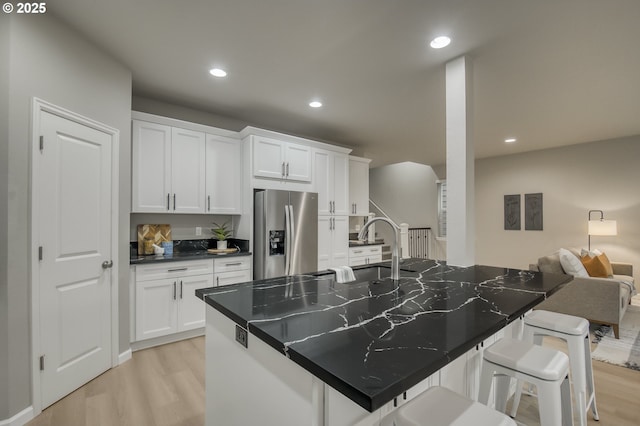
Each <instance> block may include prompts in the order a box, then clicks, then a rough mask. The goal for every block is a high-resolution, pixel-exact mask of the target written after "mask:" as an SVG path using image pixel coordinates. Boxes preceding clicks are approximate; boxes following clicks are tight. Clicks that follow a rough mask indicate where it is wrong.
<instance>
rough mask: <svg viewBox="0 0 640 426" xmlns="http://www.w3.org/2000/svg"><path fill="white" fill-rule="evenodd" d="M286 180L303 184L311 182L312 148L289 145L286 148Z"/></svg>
mask: <svg viewBox="0 0 640 426" xmlns="http://www.w3.org/2000/svg"><path fill="white" fill-rule="evenodd" d="M284 153H285V155H284V159H285V161H286V162H287V164H286V165H285V178H286V179H288V180H298V181H301V182H311V148H309V147H308V146H304V145H298V144H294V143H287V144H285V146H284Z"/></svg>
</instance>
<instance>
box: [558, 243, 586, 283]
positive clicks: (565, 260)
mask: <svg viewBox="0 0 640 426" xmlns="http://www.w3.org/2000/svg"><path fill="white" fill-rule="evenodd" d="M560 264H561V265H562V269H564V272H565V273H567V274H569V275H573V276H574V277H585V278H586V277H588V276H589V274H588V273H587V270H586V269H585V267H584V265H583V264H582V262H581V261H580V259H579V258H578V257H576V255H574V254H573V253H571V252H570V251H569V250H567V249H563V248H561V249H560Z"/></svg>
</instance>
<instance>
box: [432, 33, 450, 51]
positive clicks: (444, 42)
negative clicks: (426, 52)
mask: <svg viewBox="0 0 640 426" xmlns="http://www.w3.org/2000/svg"><path fill="white" fill-rule="evenodd" d="M449 43H451V39H450V38H449V37H447V36H440V37H436V38H434V39H433V40H431V43H430V45H431V47H433V48H434V49H442V48H443V47H447V46H448V45H449Z"/></svg>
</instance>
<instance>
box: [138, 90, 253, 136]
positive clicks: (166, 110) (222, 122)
mask: <svg viewBox="0 0 640 426" xmlns="http://www.w3.org/2000/svg"><path fill="white" fill-rule="evenodd" d="M131 109H132V110H134V111H139V112H146V113H148V114H155V115H159V116H161V117H170V118H175V119H176V120H183V121H188V122H191V123H198V124H202V125H205V126H213V127H217V128H219V129H225V130H232V131H235V132H239V131H240V130H242V129H244V128H245V127H247V126H248V125H249V124H248V123H247V122H246V121H243V120H237V119H235V118H230V117H223V116H221V115H217V114H212V113H210V112H206V111H201V110H197V109H192V108H189V107H184V106H181V105H175V104H171V103H168V102H163V101H159V100H156V99H151V98H147V97H143V96H134V97H133V98H132V100H131Z"/></svg>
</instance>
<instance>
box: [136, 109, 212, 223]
mask: <svg viewBox="0 0 640 426" xmlns="http://www.w3.org/2000/svg"><path fill="white" fill-rule="evenodd" d="M131 193H132V205H131V210H132V211H133V212H144V213H204V212H205V209H204V207H205V137H204V133H202V132H194V131H191V130H184V129H179V128H176V127H171V126H166V125H162V124H156V123H149V122H145V121H138V120H134V121H133V137H132V189H131Z"/></svg>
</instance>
